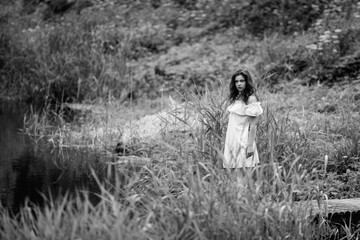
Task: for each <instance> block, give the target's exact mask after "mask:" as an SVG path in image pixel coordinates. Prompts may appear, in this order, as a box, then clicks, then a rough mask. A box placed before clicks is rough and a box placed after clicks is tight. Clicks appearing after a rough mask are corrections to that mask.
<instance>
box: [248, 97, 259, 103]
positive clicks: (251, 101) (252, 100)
mask: <svg viewBox="0 0 360 240" xmlns="http://www.w3.org/2000/svg"><path fill="white" fill-rule="evenodd" d="M257 101H258V100H257V98H256V96H255V95H251V96H250V97H249V99H248V102H249V103H254V102H257Z"/></svg>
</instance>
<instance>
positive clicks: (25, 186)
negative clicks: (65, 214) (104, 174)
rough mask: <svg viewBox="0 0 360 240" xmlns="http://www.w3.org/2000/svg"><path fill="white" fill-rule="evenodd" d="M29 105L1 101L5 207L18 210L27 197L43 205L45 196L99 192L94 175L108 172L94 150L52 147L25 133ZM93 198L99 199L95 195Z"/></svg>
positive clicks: (0, 172)
mask: <svg viewBox="0 0 360 240" xmlns="http://www.w3.org/2000/svg"><path fill="white" fill-rule="evenodd" d="M25 111H26V108H23V107H19V106H15V105H10V104H4V103H1V104H0V194H1V204H2V206H3V207H5V208H7V209H9V210H10V211H11V212H13V213H16V212H18V211H19V209H20V208H21V206H22V205H23V204H24V202H25V200H26V199H27V200H29V201H30V202H31V203H34V204H37V205H42V204H43V203H44V197H46V198H49V197H50V196H51V197H52V198H56V197H58V196H61V195H63V194H64V193H65V192H69V193H70V194H71V193H75V192H76V191H78V190H81V191H89V192H90V193H97V192H99V187H98V185H97V183H96V181H95V180H94V178H93V175H92V174H91V170H90V167H94V168H95V169H97V171H96V174H97V175H98V174H101V173H100V172H101V171H106V169H104V168H106V166H104V165H105V164H101V163H100V162H99V156H98V155H97V154H96V153H94V152H93V151H86V150H79V149H69V148H67V149H51V148H50V147H49V146H47V147H46V145H44V144H34V140H33V139H30V137H29V136H27V135H24V134H23V133H22V131H21V130H22V129H23V127H24V112H25ZM89 197H90V200H91V201H93V202H96V201H97V199H96V198H97V197H96V195H95V194H90V196H89Z"/></svg>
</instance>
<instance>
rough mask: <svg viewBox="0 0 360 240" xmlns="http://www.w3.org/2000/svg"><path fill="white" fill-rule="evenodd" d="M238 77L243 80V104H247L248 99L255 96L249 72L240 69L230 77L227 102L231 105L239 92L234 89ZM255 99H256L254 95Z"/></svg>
mask: <svg viewBox="0 0 360 240" xmlns="http://www.w3.org/2000/svg"><path fill="white" fill-rule="evenodd" d="M239 75H242V76H243V77H244V78H245V82H246V85H245V89H244V91H243V99H242V100H243V101H244V102H245V104H248V100H249V97H250V96H251V95H255V92H256V90H255V87H254V83H253V80H252V78H251V75H250V73H249V71H248V70H246V69H244V68H240V69H239V70H237V71H236V72H235V73H234V74H233V75H232V76H231V81H230V86H229V90H230V93H229V96H228V100H229V102H230V103H233V102H234V101H235V100H236V98H237V96H238V95H239V90H238V89H237V88H236V85H235V78H236V77H237V76H239ZM255 97H256V98H257V96H256V95H255Z"/></svg>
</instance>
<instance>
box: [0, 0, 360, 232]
mask: <svg viewBox="0 0 360 240" xmlns="http://www.w3.org/2000/svg"><path fill="white" fill-rule="evenodd" d="M14 2H15V3H18V4H4V8H2V10H1V11H2V12H1V21H0V24H1V38H0V50H1V53H2V54H1V59H0V60H1V61H0V64H1V65H0V66H1V71H0V74H1V80H2V81H3V83H4V84H1V86H0V88H1V89H0V91H1V93H2V95H3V96H4V97H9V98H10V96H12V95H16V96H19V98H20V99H26V100H27V101H28V102H32V103H35V104H36V103H38V104H39V105H41V106H42V111H40V112H39V111H29V114H28V115H27V118H26V119H25V126H26V129H25V133H27V134H29V135H31V136H33V139H34V140H35V141H37V140H40V139H45V140H47V142H48V143H49V144H50V145H51V146H54V147H73V148H92V149H95V150H97V151H98V152H99V153H101V154H100V157H99V158H100V161H103V162H104V164H107V162H109V160H112V161H114V162H115V161H116V160H118V159H120V158H119V155H122V154H123V153H124V152H127V155H133V156H135V157H137V158H139V159H146V160H147V161H146V164H144V163H143V164H144V166H143V167H139V168H135V169H134V168H132V167H131V164H128V165H125V166H124V165H122V164H120V163H119V171H118V174H120V176H119V179H118V181H117V182H116V183H114V186H110V187H109V185H106V187H105V186H103V189H102V193H101V198H102V201H101V202H100V203H99V204H98V205H97V206H92V205H91V204H90V202H89V200H88V199H87V197H86V195H85V196H82V195H81V196H80V193H79V196H78V197H77V198H70V197H64V198H62V199H59V200H56V201H55V202H49V205H48V207H46V208H45V209H40V208H38V207H36V206H32V205H31V204H29V206H28V207H25V208H24V209H23V210H22V212H21V213H20V214H19V215H18V217H17V218H16V219H14V218H11V217H10V216H9V214H8V213H7V212H6V210H5V209H1V213H2V214H1V217H0V226H1V227H0V236H1V238H4V239H48V238H51V239H64V238H70V239H114V238H116V239H117V238H124V239H271V238H274V239H275V238H276V239H328V238H330V236H332V237H333V238H335V239H336V238H341V237H344V238H347V239H351V238H356V237H357V236H358V232H357V231H356V230H354V229H350V228H346V227H342V228H340V230H339V229H337V228H335V227H334V226H331V225H329V224H328V223H327V222H326V221H322V220H321V219H320V221H319V222H317V223H313V222H311V221H309V218H307V217H306V216H305V215H306V213H307V211H305V210H304V211H299V210H297V209H296V208H294V202H295V201H298V200H312V199H321V198H351V197H359V188H358V186H360V185H359V182H360V176H359V174H358V167H359V164H358V162H359V155H360V152H359V151H360V150H359V147H358V146H359V140H360V137H359V136H360V132H359V129H360V121H359V119H360V117H359V112H360V105H359V104H360V103H359V96H360V87H359V81H358V75H359V69H360V68H359V63H358V58H359V48H358V46H359V45H358V40H357V39H359V38H358V35H359V24H358V23H359V18H358V15H357V14H358V12H359V8H358V4H356V3H355V2H353V1H347V2H346V4H348V5H349V4H350V5H349V6H352V8H349V9H348V8H347V6H348V5H346V4H342V3H339V1H330V3H329V4H322V3H321V1H316V2H315V3H314V4H313V5H311V8H304V9H305V10H304V9H303V8H297V5H296V4H298V3H297V2H296V1H289V4H290V5H289V6H290V7H291V8H290V9H292V10H293V11H291V13H290V12H284V11H286V9H287V8H285V7H284V8H282V9H280V8H279V6H278V5H276V4H278V2H277V1H263V3H258V5H256V6H254V5H251V4H253V3H251V1H242V3H241V4H240V3H237V1H229V2H231V4H223V3H219V2H216V1H169V2H168V4H165V2H164V1H143V2H137V3H133V4H132V3H121V4H120V3H117V2H115V1H103V2H101V3H97V2H96V3H95V4H94V5H93V6H91V7H88V8H85V9H83V10H81V12H80V13H78V12H76V11H69V12H66V13H64V14H63V15H62V16H58V15H56V14H54V16H53V17H51V18H50V19H49V18H46V19H44V12H43V11H42V9H41V8H40V7H38V8H37V7H35V9H37V11H34V12H31V11H30V10H29V11H28V14H24V11H25V10H24V9H25V7H24V6H25V5H23V4H21V2H20V1H14ZM193 2H194V3H193ZM195 2H198V4H200V5H199V6H198V5H196V4H195ZM205 3H206V4H207V5H208V6H209V7H207V8H205V7H204V5H201V4H205ZM157 4H158V5H157ZM206 4H205V5H206ZM239 4H240V5H241V6H240V5H239ZM246 4H249V5H246ZM272 4H274V5H272ZM305 5H306V6H310V5H309V4H305ZM26 6H29V5H26ZM42 6H43V5H42ZM265 6H266V8H265ZM316 6H318V8H317V7H316ZM43 7H44V6H43ZM249 7H253V10H252V11H250V10H251V9H249ZM215 9H216V10H217V11H215ZM275 9H277V11H282V12H280V13H281V14H275V13H276V12H273V10H275ZM50 10H51V9H50ZM310 10H311V11H310ZM44 11H45V10H44ZM46 11H47V13H48V11H49V9H47V10H46ZM303 11H305V12H306V11H310V12H309V14H307V15H306V17H303V18H301V19H305V20H302V21H298V20H297V19H298V18H296V16H299V15H300V16H305V15H304V12H303ZM214 12H217V15H216V14H214ZM259 14H260V16H262V18H260V19H258V18H256V16H258V15H259ZM159 16H161V17H159ZM234 16H237V17H234ZM276 16H286V17H283V18H277V17H276ZM266 19H268V20H269V19H274V20H272V21H270V20H269V21H268V22H264V21H265V20H266ZM280 23H281V24H280ZM255 26H258V27H257V28H255ZM239 65H245V66H247V67H248V68H249V69H250V70H251V71H252V73H253V74H254V76H255V77H256V85H257V87H258V88H259V95H260V98H261V101H262V104H263V107H264V109H265V113H264V114H263V115H262V116H261V117H260V119H259V125H258V141H257V142H258V149H259V153H260V159H261V165H260V166H258V167H257V168H255V169H254V170H252V171H250V172H249V173H248V175H247V176H246V178H245V180H244V182H243V183H239V182H237V180H236V179H235V178H234V176H232V175H231V174H229V173H227V172H225V171H224V170H223V169H222V168H221V161H222V159H221V158H222V155H221V153H222V148H223V143H224V133H225V129H226V124H227V117H226V112H225V102H224V98H225V96H226V93H227V84H228V78H229V75H230V74H231V73H232V72H233V71H234V70H235V69H237V68H238V66H239ZM168 95H172V96H173V97H174V98H175V97H176V99H177V100H178V101H179V103H178V104H175V105H172V106H173V108H171V106H170V105H171V104H170V100H169V99H168V97H167V96H168ZM65 103H68V104H69V103H82V104H85V103H89V104H91V105H88V106H90V107H89V108H86V109H85V108H84V107H83V108H82V109H80V110H79V109H74V108H69V107H68V106H69V105H66V104H65ZM82 106H85V105H82ZM174 106H175V107H174ZM85 110H86V111H85ZM157 116H160V118H158V117H157ZM125 136H127V137H125ZM124 138H125V140H126V141H123V140H124ZM121 141H123V142H122V143H121ZM116 149H118V150H117V152H116ZM119 149H120V150H119ZM111 164H114V163H113V162H112V163H111ZM129 169H132V170H133V171H129ZM120 179H121V181H120Z"/></svg>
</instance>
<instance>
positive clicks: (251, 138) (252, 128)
mask: <svg viewBox="0 0 360 240" xmlns="http://www.w3.org/2000/svg"><path fill="white" fill-rule="evenodd" d="M255 102H257V99H256V97H255V96H254V95H251V96H250V97H249V100H248V103H249V104H252V103H255ZM248 116H249V117H250V119H249V120H250V122H249V135H248V147H247V154H250V153H254V149H253V147H254V142H255V137H256V123H257V116H251V115H248ZM250 156H251V155H250ZM250 156H248V157H250Z"/></svg>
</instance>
